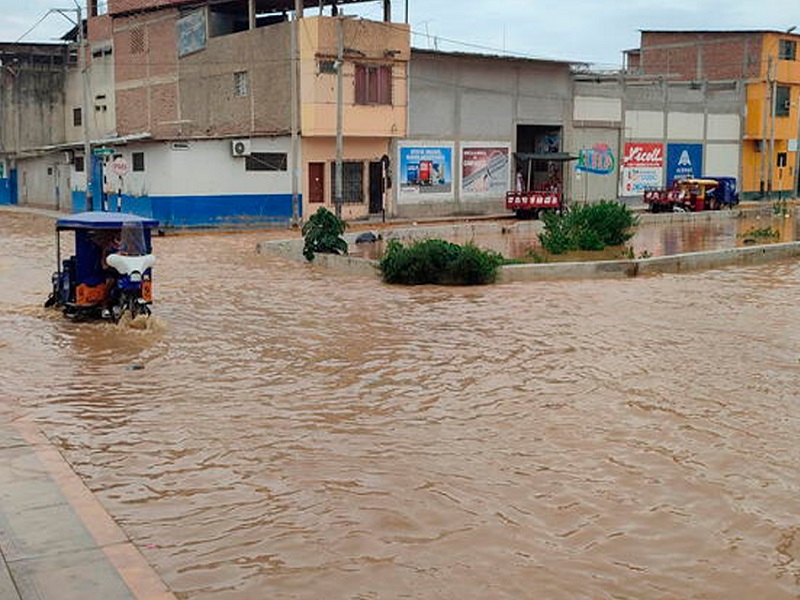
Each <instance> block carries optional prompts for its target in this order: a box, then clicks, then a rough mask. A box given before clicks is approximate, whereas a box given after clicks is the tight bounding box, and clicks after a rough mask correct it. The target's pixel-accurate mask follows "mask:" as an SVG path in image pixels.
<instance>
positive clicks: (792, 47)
mask: <svg viewBox="0 0 800 600" xmlns="http://www.w3.org/2000/svg"><path fill="white" fill-rule="evenodd" d="M796 56H797V42H795V41H794V40H780V45H779V46H778V59H779V60H795V58H796Z"/></svg>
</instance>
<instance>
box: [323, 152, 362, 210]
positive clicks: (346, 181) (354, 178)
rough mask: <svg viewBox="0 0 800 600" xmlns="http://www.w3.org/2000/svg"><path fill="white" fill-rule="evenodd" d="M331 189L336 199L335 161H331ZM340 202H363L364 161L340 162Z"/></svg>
mask: <svg viewBox="0 0 800 600" xmlns="http://www.w3.org/2000/svg"><path fill="white" fill-rule="evenodd" d="M331 191H332V197H333V200H334V202H335V201H336V163H331ZM342 202H343V203H345V204H360V203H362V202H364V163H361V162H344V163H342Z"/></svg>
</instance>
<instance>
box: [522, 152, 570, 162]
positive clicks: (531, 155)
mask: <svg viewBox="0 0 800 600" xmlns="http://www.w3.org/2000/svg"><path fill="white" fill-rule="evenodd" d="M514 156H515V157H516V158H517V160H522V161H528V160H547V161H551V162H569V161H571V160H578V157H577V156H573V155H572V154H570V153H569V152H515V153H514Z"/></svg>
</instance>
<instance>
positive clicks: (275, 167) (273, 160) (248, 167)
mask: <svg viewBox="0 0 800 600" xmlns="http://www.w3.org/2000/svg"><path fill="white" fill-rule="evenodd" d="M286 163H287V155H286V153H285V152H252V153H251V154H250V156H245V160H244V169H245V171H285V170H286V169H287V166H286Z"/></svg>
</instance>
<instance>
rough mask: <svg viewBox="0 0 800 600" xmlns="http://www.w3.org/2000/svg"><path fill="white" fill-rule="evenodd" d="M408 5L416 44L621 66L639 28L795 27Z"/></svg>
mask: <svg viewBox="0 0 800 600" xmlns="http://www.w3.org/2000/svg"><path fill="white" fill-rule="evenodd" d="M78 1H79V2H81V4H82V5H85V0H78ZM112 1H113V0H112ZM392 4H393V12H394V15H393V18H394V20H395V21H404V20H405V6H406V0H392ZM74 5H75V0H0V41H7V42H15V41H17V40H18V39H19V38H20V37H21V36H23V35H24V34H26V32H27V30H28V29H30V28H31V27H32V26H34V25H35V24H36V23H37V21H39V19H42V18H43V17H44V19H43V20H42V22H41V23H40V24H39V25H37V26H36V27H35V28H34V29H33V31H32V32H31V33H29V34H27V35H25V36H24V37H23V38H22V39H23V41H52V40H55V39H58V37H59V36H61V35H62V34H63V33H64V32H66V31H67V30H68V29H69V27H70V25H69V23H68V22H67V20H66V19H65V18H64V17H62V16H60V15H57V14H53V15H50V16H47V17H45V15H46V14H47V11H48V10H49V9H51V8H68V7H73V6H74ZM408 5H409V15H410V21H411V26H412V31H413V32H414V35H413V38H412V44H413V45H414V46H415V47H417V48H438V49H439V50H447V51H460V52H478V53H491V54H497V53H503V52H507V53H511V54H516V55H522V56H527V57H533V58H548V59H555V60H571V61H579V62H590V63H594V64H595V65H596V66H597V67H599V68H614V67H615V66H619V65H620V64H621V62H622V51H623V50H626V49H630V48H635V47H637V46H638V45H639V30H641V29H681V30H685V29H714V30H716V29H771V30H785V29H787V28H789V27H791V26H793V25H798V26H799V27H800V2H798V1H797V0H723V1H719V0H714V1H712V0H691V1H689V2H667V1H665V0H605V1H604V0H494V1H488V2H487V1H486V0H408ZM357 7H358V8H357ZM345 12H346V13H350V14H360V15H362V16H366V17H369V18H374V19H380V18H381V15H382V2H381V1H373V2H365V3H364V4H363V5H360V6H359V5H351V6H347V7H346V9H345ZM798 31H800V29H798Z"/></svg>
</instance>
